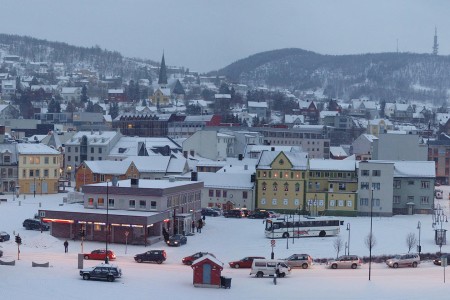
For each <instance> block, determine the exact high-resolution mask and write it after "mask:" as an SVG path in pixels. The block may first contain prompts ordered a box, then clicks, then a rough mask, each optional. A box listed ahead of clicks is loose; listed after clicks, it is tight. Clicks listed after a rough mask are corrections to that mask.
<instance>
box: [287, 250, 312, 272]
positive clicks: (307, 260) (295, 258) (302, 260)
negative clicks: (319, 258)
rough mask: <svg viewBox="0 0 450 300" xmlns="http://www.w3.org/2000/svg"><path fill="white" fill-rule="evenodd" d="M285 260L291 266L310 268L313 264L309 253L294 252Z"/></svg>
mask: <svg viewBox="0 0 450 300" xmlns="http://www.w3.org/2000/svg"><path fill="white" fill-rule="evenodd" d="M284 260H285V261H286V263H287V264H288V266H289V267H291V268H303V269H308V268H309V267H311V265H312V264H313V259H312V257H311V256H310V255H308V254H292V255H291V256H289V257H288V258H285V259H284Z"/></svg>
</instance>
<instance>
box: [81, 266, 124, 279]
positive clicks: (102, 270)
mask: <svg viewBox="0 0 450 300" xmlns="http://www.w3.org/2000/svg"><path fill="white" fill-rule="evenodd" d="M80 276H81V277H83V279H84V280H89V279H104V280H108V281H109V282H112V281H114V280H116V278H119V277H121V276H122V270H121V269H120V268H119V267H117V266H116V265H111V264H100V265H98V266H95V267H92V268H86V269H83V270H80Z"/></svg>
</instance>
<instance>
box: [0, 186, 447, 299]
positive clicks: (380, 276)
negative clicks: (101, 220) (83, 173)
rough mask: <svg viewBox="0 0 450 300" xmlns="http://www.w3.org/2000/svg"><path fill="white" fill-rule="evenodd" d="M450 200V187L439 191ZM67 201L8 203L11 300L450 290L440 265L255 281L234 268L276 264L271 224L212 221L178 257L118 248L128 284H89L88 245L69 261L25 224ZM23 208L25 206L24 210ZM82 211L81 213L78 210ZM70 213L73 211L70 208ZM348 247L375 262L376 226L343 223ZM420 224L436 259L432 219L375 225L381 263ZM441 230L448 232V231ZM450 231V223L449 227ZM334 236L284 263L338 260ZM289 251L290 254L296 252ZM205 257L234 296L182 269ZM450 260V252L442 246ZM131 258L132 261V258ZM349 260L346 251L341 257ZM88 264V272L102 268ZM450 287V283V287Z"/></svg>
mask: <svg viewBox="0 0 450 300" xmlns="http://www.w3.org/2000/svg"><path fill="white" fill-rule="evenodd" d="M440 189H442V190H444V195H448V192H449V191H450V188H449V187H440ZM63 196H64V195H61V194H59V195H52V196H48V195H42V196H40V195H36V198H33V197H32V196H27V197H26V199H24V198H23V196H21V197H20V199H16V200H15V201H12V196H2V197H4V198H8V201H7V202H6V203H5V202H2V203H1V204H0V231H1V230H5V231H7V232H8V233H9V234H10V235H11V236H12V238H11V240H10V241H8V242H4V243H0V246H1V247H2V250H3V251H4V257H3V258H2V260H4V261H10V260H14V259H17V246H16V244H15V243H14V237H13V233H20V235H21V237H22V242H23V245H22V246H21V253H20V260H16V265H15V266H0V274H1V280H0V286H1V287H2V288H1V290H2V293H1V294H2V299H48V298H49V297H52V298H59V299H92V298H100V297H101V298H106V299H126V298H127V297H133V299H150V298H154V297H169V298H171V299H172V298H185V297H188V298H189V299H211V298H213V297H215V298H217V299H274V298H282V299H299V298H304V299H425V298H426V299H428V298H431V299H447V298H448V294H449V293H450V282H447V283H444V282H443V280H444V278H443V275H444V268H442V267H437V266H434V265H433V263H432V262H431V261H424V262H422V263H421V264H420V265H419V267H418V268H416V269H413V268H404V269H390V268H388V267H387V266H386V265H385V264H377V263H373V264H372V272H371V281H369V280H368V264H363V266H362V267H361V268H360V269H357V270H339V269H338V270H330V269H327V268H326V267H325V265H320V264H315V265H314V266H313V267H312V268H311V269H307V270H302V269H300V270H297V269H296V270H293V271H292V272H291V275H290V276H288V277H286V278H282V279H279V280H278V284H277V285H274V284H273V281H272V279H270V278H262V279H260V278H254V277H251V276H249V270H248V269H232V268H230V267H229V266H228V262H229V261H232V260H237V259H240V258H242V257H244V256H253V255H254V256H265V257H270V252H271V248H270V239H267V238H265V237H264V225H263V222H262V220H250V219H226V218H223V217H216V218H213V217H207V219H206V226H205V227H204V228H203V231H202V233H201V234H196V235H195V236H191V237H188V243H187V245H184V246H182V247H179V248H171V247H167V246H166V245H165V244H164V243H158V244H156V245H152V246H150V247H147V248H146V247H144V246H132V245H128V246H127V247H125V245H117V244H111V245H110V246H109V248H111V249H112V250H114V251H115V253H116V255H117V260H116V262H115V264H117V265H119V266H120V267H121V268H122V271H123V277H122V278H121V279H120V280H117V281H116V282H113V283H108V282H103V281H83V280H82V279H81V277H80V276H79V275H78V269H77V253H78V252H80V251H81V245H80V242H79V241H69V253H67V254H65V253H64V246H63V242H64V241H63V240H60V239H56V238H53V237H52V236H50V235H49V233H48V232H43V233H40V232H39V231H26V230H24V229H23V228H22V221H23V220H24V219H25V218H28V217H33V215H34V214H35V213H36V212H37V210H38V209H39V203H41V207H42V208H50V207H52V206H57V205H59V204H61V203H62V197H63ZM447 199H448V197H444V199H443V200H440V201H439V203H440V205H441V207H442V208H443V212H444V213H446V214H450V211H449V205H448V202H449V200H447ZM19 201H20V206H19ZM72 205H78V204H72ZM65 206H70V205H68V204H65ZM341 219H342V220H344V226H341V235H340V236H341V238H342V239H343V241H347V239H348V234H349V232H348V231H347V230H346V224H347V223H350V225H351V226H350V228H351V231H350V254H356V255H359V256H368V255H369V250H368V249H367V247H366V245H365V243H364V239H365V237H366V236H367V234H368V233H369V226H370V218H368V217H358V218H341ZM419 221H420V223H421V245H422V252H423V253H427V252H437V251H438V250H439V247H438V246H437V245H436V244H435V243H434V230H433V228H432V218H431V216H430V215H413V216H395V217H392V218H379V217H374V218H373V233H374V236H375V238H376V241H377V242H376V245H375V247H374V248H373V250H372V253H373V255H383V254H386V255H392V254H400V253H405V252H407V251H408V247H407V244H406V236H407V235H408V233H414V234H415V235H416V237H418V234H419V230H418V229H417V224H418V222H419ZM439 228H440V227H439ZM443 228H444V229H448V228H450V223H443ZM334 240H335V238H334V237H325V238H302V239H295V240H294V241H292V239H289V240H288V244H287V245H286V239H278V240H277V242H276V246H275V249H274V250H275V251H274V252H275V257H276V258H284V257H287V256H289V255H291V254H293V253H308V254H310V255H311V256H313V257H314V258H332V257H335V256H336V251H335V249H334V247H333V242H334ZM287 246H288V247H289V249H287ZM98 248H104V244H103V243H97V242H85V244H84V251H85V252H87V251H91V250H93V249H98ZM147 249H164V250H166V252H167V257H168V258H167V261H166V262H165V263H163V264H161V265H157V264H146V263H144V264H138V263H135V262H134V260H133V256H134V254H137V253H141V252H144V251H145V250H147ZM197 251H208V252H211V253H214V254H215V255H216V257H217V258H218V259H219V260H220V261H222V262H223V263H224V270H223V272H222V275H224V276H227V277H231V278H232V283H231V289H226V290H225V289H206V288H195V287H193V285H192V269H191V268H190V267H188V266H185V265H182V264H181V259H182V258H183V257H184V256H187V255H190V254H193V253H195V252H197ZM442 251H443V252H450V245H444V246H443V247H442ZM125 252H126V253H125ZM341 254H343V250H342V251H341ZM32 262H37V263H43V262H49V263H50V268H32V267H31V264H32ZM98 263H99V262H95V261H85V262H84V265H85V267H86V266H92V265H95V264H98ZM449 281H450V280H449Z"/></svg>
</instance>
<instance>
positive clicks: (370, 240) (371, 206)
mask: <svg viewBox="0 0 450 300" xmlns="http://www.w3.org/2000/svg"><path fill="white" fill-rule="evenodd" d="M372 212H373V187H372V194H371V197H370V236H369V238H370V239H369V281H370V274H371V271H372V239H373V237H372Z"/></svg>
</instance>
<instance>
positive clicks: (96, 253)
mask: <svg viewBox="0 0 450 300" xmlns="http://www.w3.org/2000/svg"><path fill="white" fill-rule="evenodd" d="M83 257H84V259H97V260H104V259H105V258H106V250H104V249H97V250H93V251H91V253H85V254H83ZM108 259H109V260H114V259H116V255H115V254H114V252H113V251H111V250H108Z"/></svg>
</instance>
